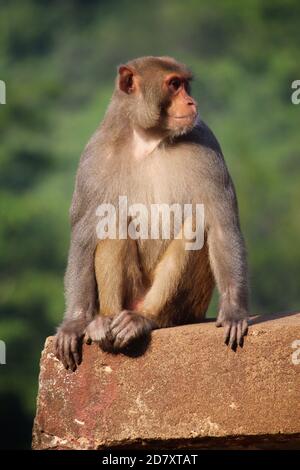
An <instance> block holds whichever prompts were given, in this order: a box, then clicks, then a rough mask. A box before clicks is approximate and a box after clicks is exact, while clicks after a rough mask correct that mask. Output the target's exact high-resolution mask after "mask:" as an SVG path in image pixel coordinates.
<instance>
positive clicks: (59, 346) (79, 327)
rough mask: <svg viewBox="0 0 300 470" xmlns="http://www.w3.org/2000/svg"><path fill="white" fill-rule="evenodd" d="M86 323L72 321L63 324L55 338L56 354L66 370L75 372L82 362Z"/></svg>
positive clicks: (77, 320) (76, 320)
mask: <svg viewBox="0 0 300 470" xmlns="http://www.w3.org/2000/svg"><path fill="white" fill-rule="evenodd" d="M84 328H85V322H83V321H82V320H81V319H72V320H68V321H65V322H63V324H62V325H61V326H60V327H59V328H58V330H57V334H56V338H55V354H56V357H57V358H58V359H59V360H60V361H61V362H62V363H63V365H64V366H65V368H66V369H71V370H72V371H73V372H74V371H75V370H76V368H77V366H79V364H80V363H81V360H82V339H83V335H84Z"/></svg>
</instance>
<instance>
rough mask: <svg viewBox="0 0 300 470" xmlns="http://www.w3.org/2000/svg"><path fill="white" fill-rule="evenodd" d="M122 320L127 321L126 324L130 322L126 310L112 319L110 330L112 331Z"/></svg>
mask: <svg viewBox="0 0 300 470" xmlns="http://www.w3.org/2000/svg"><path fill="white" fill-rule="evenodd" d="M127 319H128V320H127ZM124 320H127V321H126V323H128V321H130V314H129V313H128V311H127V310H123V311H122V312H121V313H119V314H118V315H116V316H115V317H114V318H113V320H112V322H111V325H110V330H113V329H114V328H115V327H116V326H118V325H119V324H120V323H122V322H123V321H124Z"/></svg>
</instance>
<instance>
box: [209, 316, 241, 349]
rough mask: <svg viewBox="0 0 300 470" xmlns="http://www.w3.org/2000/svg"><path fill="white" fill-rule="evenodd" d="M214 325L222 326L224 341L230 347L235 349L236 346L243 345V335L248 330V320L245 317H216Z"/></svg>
mask: <svg viewBox="0 0 300 470" xmlns="http://www.w3.org/2000/svg"><path fill="white" fill-rule="evenodd" d="M216 326H217V327H219V326H223V327H224V328H225V331H224V342H225V344H227V345H229V347H231V349H233V350H236V348H237V346H240V347H241V348H242V347H243V344H244V336H246V335H247V332H248V320H247V319H246V318H242V319H238V320H226V319H221V318H220V319H219V318H218V319H217V321H216Z"/></svg>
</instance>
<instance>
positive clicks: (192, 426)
mask: <svg viewBox="0 0 300 470" xmlns="http://www.w3.org/2000/svg"><path fill="white" fill-rule="evenodd" d="M252 323H253V325H252V326H251V327H250V331H249V334H248V337H247V338H246V340H245V345H244V348H243V349H238V350H237V351H236V352H234V351H232V350H230V349H229V348H228V347H226V346H225V345H224V344H223V340H222V336H223V331H222V329H220V328H215V325H214V323H213V322H205V323H201V324H197V325H187V326H181V327H177V328H170V329H162V330H159V331H155V332H154V333H153V335H152V341H151V343H150V345H149V347H148V349H147V351H146V353H145V354H143V355H140V356H138V357H130V356H126V355H111V354H107V353H104V352H102V351H101V350H100V349H99V348H98V347H97V345H91V346H87V345H85V346H84V349H83V363H82V364H81V366H80V367H79V368H78V369H77V371H76V372H75V373H72V372H69V371H66V370H65V369H64V368H63V366H62V364H61V363H60V362H59V361H58V360H57V359H56V358H55V357H54V354H53V337H50V338H48V339H47V341H46V345H45V349H44V351H43V353H42V358H41V371H40V378H39V394H38V406H37V414H36V418H35V422H34V430H33V448H34V449H109V448H110V449H111V448H135V449H137V448H147V449H149V448H158V449H167V448H169V449H176V448H181V449H183V448H300V314H286V315H277V316H275V315H274V316H268V317H257V318H254V319H253V320H252ZM297 340H298V342H297Z"/></svg>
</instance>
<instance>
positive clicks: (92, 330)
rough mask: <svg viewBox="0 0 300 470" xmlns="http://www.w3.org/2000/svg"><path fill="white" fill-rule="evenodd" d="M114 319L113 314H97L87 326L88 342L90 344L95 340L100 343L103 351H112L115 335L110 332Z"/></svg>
mask: <svg viewBox="0 0 300 470" xmlns="http://www.w3.org/2000/svg"><path fill="white" fill-rule="evenodd" d="M112 319H113V317H111V316H107V317H106V316H103V315H97V317H96V318H95V319H94V320H93V321H92V322H91V323H89V325H88V326H87V328H86V342H87V343H88V344H90V343H91V342H92V341H95V342H97V343H99V345H100V347H101V349H103V351H107V352H112V351H113V337H112V335H111V332H110V325H111V322H112Z"/></svg>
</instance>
